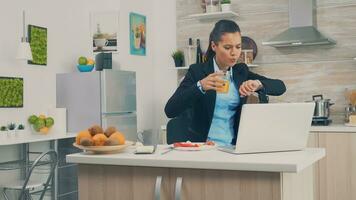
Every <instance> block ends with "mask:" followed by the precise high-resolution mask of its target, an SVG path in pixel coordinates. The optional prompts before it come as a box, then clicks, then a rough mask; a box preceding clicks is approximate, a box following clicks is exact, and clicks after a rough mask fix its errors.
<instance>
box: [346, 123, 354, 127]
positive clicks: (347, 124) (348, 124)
mask: <svg viewBox="0 0 356 200" xmlns="http://www.w3.org/2000/svg"><path fill="white" fill-rule="evenodd" d="M345 126H354V127H356V124H350V123H345Z"/></svg>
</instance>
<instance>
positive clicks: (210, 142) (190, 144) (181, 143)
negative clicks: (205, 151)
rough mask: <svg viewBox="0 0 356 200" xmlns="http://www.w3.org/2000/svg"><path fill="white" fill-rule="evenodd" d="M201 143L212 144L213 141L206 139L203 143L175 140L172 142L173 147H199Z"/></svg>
mask: <svg viewBox="0 0 356 200" xmlns="http://www.w3.org/2000/svg"><path fill="white" fill-rule="evenodd" d="M203 145H209V146H214V145H215V143H214V142H213V141H207V142H205V143H194V142H190V141H187V142H175V143H174V144H173V146H174V147H201V146H203Z"/></svg>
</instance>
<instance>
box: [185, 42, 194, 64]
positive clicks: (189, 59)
mask: <svg viewBox="0 0 356 200" xmlns="http://www.w3.org/2000/svg"><path fill="white" fill-rule="evenodd" d="M195 54H196V50H195V47H194V46H193V39H192V38H189V40H188V46H187V48H186V51H185V56H184V57H185V58H186V60H185V61H186V63H185V64H186V66H187V67H189V66H190V65H191V64H194V62H195V59H196V55H195Z"/></svg>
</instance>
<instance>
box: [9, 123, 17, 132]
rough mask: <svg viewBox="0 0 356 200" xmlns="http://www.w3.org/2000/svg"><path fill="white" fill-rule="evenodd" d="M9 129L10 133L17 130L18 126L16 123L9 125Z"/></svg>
mask: <svg viewBox="0 0 356 200" xmlns="http://www.w3.org/2000/svg"><path fill="white" fill-rule="evenodd" d="M7 128H8V129H9V130H10V131H12V130H15V128H16V124H15V123H10V124H8V125H7Z"/></svg>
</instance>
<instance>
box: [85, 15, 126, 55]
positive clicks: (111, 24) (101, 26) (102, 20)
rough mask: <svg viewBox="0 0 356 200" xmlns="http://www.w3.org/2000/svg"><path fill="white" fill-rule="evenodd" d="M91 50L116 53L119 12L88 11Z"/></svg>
mask: <svg viewBox="0 0 356 200" xmlns="http://www.w3.org/2000/svg"><path fill="white" fill-rule="evenodd" d="M90 24H91V25H90V29H91V43H92V45H91V46H92V48H93V49H92V52H93V53H100V52H111V53H118V52H119V51H118V37H119V36H118V34H119V12H118V11H100V12H91V13H90Z"/></svg>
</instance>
